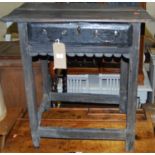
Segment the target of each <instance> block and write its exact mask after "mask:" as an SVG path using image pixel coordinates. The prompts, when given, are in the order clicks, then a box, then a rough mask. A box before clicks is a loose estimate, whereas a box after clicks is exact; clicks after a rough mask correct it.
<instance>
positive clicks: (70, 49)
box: [3, 3, 151, 151]
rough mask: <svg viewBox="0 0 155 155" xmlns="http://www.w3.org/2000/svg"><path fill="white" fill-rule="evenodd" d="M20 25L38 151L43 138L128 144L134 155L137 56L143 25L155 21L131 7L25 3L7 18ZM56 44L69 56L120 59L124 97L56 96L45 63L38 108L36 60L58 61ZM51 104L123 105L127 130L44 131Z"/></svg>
mask: <svg viewBox="0 0 155 155" xmlns="http://www.w3.org/2000/svg"><path fill="white" fill-rule="evenodd" d="M3 20H4V21H13V22H17V23H18V31H19V38H20V47H21V55H22V62H23V68H24V73H25V89H26V95H27V105H28V112H29V118H30V127H31V134H32V140H33V144H34V146H35V147H39V141H40V138H41V137H50V138H67V139H70V138H71V139H109V140H123V141H125V142H126V150H127V151H132V150H133V147H134V140H135V116H136V101H137V74H138V60H139V59H138V56H139V54H138V52H139V48H140V47H139V45H140V32H141V23H144V22H146V21H147V20H151V17H150V16H149V15H148V14H147V13H146V11H144V10H143V9H141V8H139V7H138V5H133V3H131V5H130V7H127V6H126V5H124V3H121V4H120V5H117V6H116V5H115V4H112V3H110V4H109V3H50V4H49V3H26V4H24V5H22V6H21V7H19V8H17V9H15V10H14V11H13V12H12V13H11V14H9V15H8V16H6V17H4V18H3ZM57 39H59V40H60V41H61V42H63V43H64V44H65V46H66V51H67V55H68V56H87V57H93V56H96V57H102V56H116V57H121V78H120V95H119V96H117V95H101V94H84V93H56V92H52V91H51V88H50V82H51V80H50V79H49V75H48V60H42V74H43V92H44V93H43V99H42V103H41V105H40V107H39V109H37V107H36V97H35V85H34V77H33V69H32V57H34V56H37V55H41V56H46V55H48V56H53V51H52V43H54V42H55V41H56V40H57ZM50 101H68V102H84V103H99V104H103V103H107V104H118V103H119V107H120V112H123V113H126V115H127V119H126V128H125V129H82V128H81V129H75V128H63V127H62V128H59V127H43V126H40V122H41V115H42V113H43V111H44V110H45V109H46V108H47V107H48V105H49V103H50Z"/></svg>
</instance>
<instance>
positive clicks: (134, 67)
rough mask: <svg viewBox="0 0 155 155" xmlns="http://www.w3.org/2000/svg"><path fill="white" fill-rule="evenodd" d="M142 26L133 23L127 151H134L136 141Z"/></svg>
mask: <svg viewBox="0 0 155 155" xmlns="http://www.w3.org/2000/svg"><path fill="white" fill-rule="evenodd" d="M140 26H141V25H140V24H139V23H135V24H133V47H132V48H131V50H130V59H129V76H128V102H127V125H126V151H132V150H133V149H134V141H135V121H136V102H137V85H138V80H137V79H138V78H137V77H138V60H139V54H138V53H139V44H140Z"/></svg>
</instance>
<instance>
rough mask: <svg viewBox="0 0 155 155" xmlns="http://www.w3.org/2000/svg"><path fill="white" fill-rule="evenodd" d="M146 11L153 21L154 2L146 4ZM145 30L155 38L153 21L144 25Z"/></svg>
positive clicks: (154, 15)
mask: <svg viewBox="0 0 155 155" xmlns="http://www.w3.org/2000/svg"><path fill="white" fill-rule="evenodd" d="M146 9H147V11H148V13H149V14H150V15H151V16H152V17H153V18H154V19H155V2H148V3H147V4H146ZM146 26H147V30H148V31H149V32H150V34H151V35H152V36H153V37H155V21H154V22H148V23H147V24H146Z"/></svg>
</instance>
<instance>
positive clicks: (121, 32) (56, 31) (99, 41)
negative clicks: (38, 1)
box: [28, 23, 132, 47]
mask: <svg viewBox="0 0 155 155" xmlns="http://www.w3.org/2000/svg"><path fill="white" fill-rule="evenodd" d="M28 36H29V41H30V42H32V43H34V42H35V43H38V44H49V43H53V42H55V41H56V40H57V39H59V40H60V41H61V42H64V43H65V44H69V45H100V46H102V45H103V46H120V47H126V46H130V45H131V44H132V25H130V24H127V23H63V24H61V23H47V24H44V23H43V24H42V23H30V24H28Z"/></svg>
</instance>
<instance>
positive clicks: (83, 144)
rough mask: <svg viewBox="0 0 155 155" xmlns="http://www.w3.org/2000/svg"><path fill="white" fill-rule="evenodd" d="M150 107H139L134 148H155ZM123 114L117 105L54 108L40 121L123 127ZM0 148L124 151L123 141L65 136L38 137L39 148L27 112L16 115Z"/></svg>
mask: <svg viewBox="0 0 155 155" xmlns="http://www.w3.org/2000/svg"><path fill="white" fill-rule="evenodd" d="M150 109H152V108H151V107H149V106H147V107H145V111H143V110H138V111H137V115H136V120H137V121H136V141H135V150H134V152H155V147H154V144H155V137H154V127H153V123H152V117H151V116H152V115H151V110H150ZM125 119H126V117H125V115H124V114H119V113H118V109H117V108H111V109H109V108H107V109H106V108H73V109H72V110H70V108H54V109H50V110H49V111H47V112H46V113H44V114H43V120H42V123H41V124H42V125H45V126H46V125H55V126H64V127H75V128H76V127H90V128H91V127H96V128H100V127H112V128H124V127H125V125H126V124H125ZM2 152H25V153H26V152H36V153H37V152H125V150H124V142H123V141H108V140H64V139H45V138H41V141H40V148H38V149H36V148H34V147H33V145H32V141H31V135H30V128H29V121H28V116H27V113H26V114H25V115H24V116H21V115H20V117H18V119H17V121H16V124H15V126H14V128H13V129H12V130H11V132H10V134H9V135H8V137H7V141H6V144H5V147H4V148H3V150H2Z"/></svg>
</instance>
